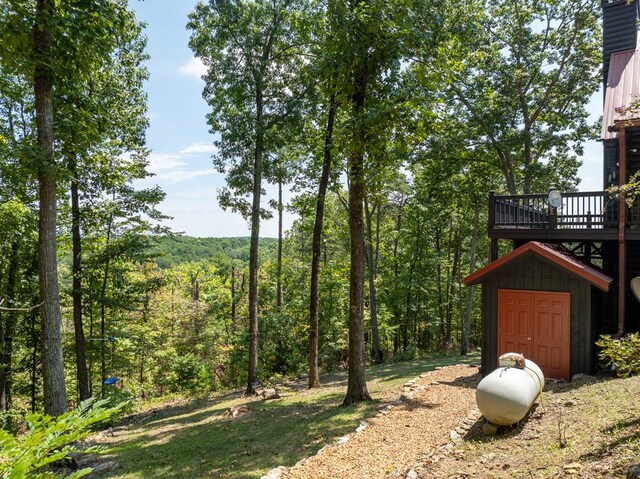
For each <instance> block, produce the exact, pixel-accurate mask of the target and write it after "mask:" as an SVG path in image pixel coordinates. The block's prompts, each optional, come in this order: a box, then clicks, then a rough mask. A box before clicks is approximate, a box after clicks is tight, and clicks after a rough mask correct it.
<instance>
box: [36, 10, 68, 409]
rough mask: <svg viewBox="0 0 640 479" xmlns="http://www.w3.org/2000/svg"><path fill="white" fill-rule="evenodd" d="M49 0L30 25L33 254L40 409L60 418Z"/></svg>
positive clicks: (62, 393)
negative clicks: (35, 205) (38, 302)
mask: <svg viewBox="0 0 640 479" xmlns="http://www.w3.org/2000/svg"><path fill="white" fill-rule="evenodd" d="M54 4H55V2H54V0H37V2H36V22H35V25H34V27H33V53H34V59H35V61H36V64H35V71H34V94H35V110H36V126H37V132H38V147H39V150H40V151H39V155H40V159H39V160H40V161H39V162H38V184H39V193H40V211H39V221H38V233H39V238H38V258H39V263H38V264H39V283H40V295H41V299H42V301H43V303H44V304H43V306H42V310H41V315H42V379H43V388H44V411H45V413H46V414H49V415H51V416H59V415H60V414H63V413H64V412H65V411H66V410H67V390H66V385H65V379H64V363H63V359H62V338H61V331H60V330H61V321H62V317H61V314H60V293H59V287H58V263H57V256H56V220H57V213H58V211H57V203H56V201H57V198H56V177H55V174H54V166H55V165H54V133H53V73H52V70H51V61H52V58H51V28H52V27H51V26H52V22H53V15H54Z"/></svg>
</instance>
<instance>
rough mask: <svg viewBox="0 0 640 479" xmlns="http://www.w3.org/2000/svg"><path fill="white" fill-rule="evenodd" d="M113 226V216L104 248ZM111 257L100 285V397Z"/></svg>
mask: <svg viewBox="0 0 640 479" xmlns="http://www.w3.org/2000/svg"><path fill="white" fill-rule="evenodd" d="M112 225H113V216H110V217H109V224H108V225H107V241H106V244H105V248H108V247H109V243H110V242H111V227H112ZM110 259H111V257H110V256H109V255H107V259H106V260H105V263H104V275H103V276H102V285H101V287H100V377H101V381H100V384H101V386H100V390H101V394H102V397H104V394H105V386H106V385H105V383H104V380H105V379H107V366H106V359H105V354H106V352H105V347H106V344H105V341H106V334H107V331H106V321H107V319H106V317H107V301H106V297H107V283H108V281H109V267H110V265H111V261H110Z"/></svg>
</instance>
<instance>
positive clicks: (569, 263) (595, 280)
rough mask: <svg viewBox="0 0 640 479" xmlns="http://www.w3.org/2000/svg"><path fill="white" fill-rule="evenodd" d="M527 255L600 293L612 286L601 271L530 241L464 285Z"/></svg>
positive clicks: (480, 270) (611, 281)
mask: <svg viewBox="0 0 640 479" xmlns="http://www.w3.org/2000/svg"><path fill="white" fill-rule="evenodd" d="M528 254H535V255H537V256H540V257H542V258H544V259H545V260H547V261H550V262H551V263H553V264H554V265H556V266H558V267H559V268H562V269H564V270H565V271H567V272H569V273H571V274H574V275H576V276H578V277H580V278H582V279H584V280H585V281H587V282H588V283H591V284H592V285H593V286H595V287H596V288H598V289H601V290H602V291H609V287H610V286H611V284H613V278H611V277H609V276H607V275H606V274H604V273H603V272H602V271H599V270H597V269H596V268H593V267H592V266H589V265H586V264H584V263H582V262H580V261H578V260H576V259H574V258H572V257H571V256H568V255H566V254H564V253H561V252H560V251H557V250H555V249H553V248H550V247H549V246H547V245H545V244H543V243H538V242H537V241H530V242H528V243H526V244H524V245H522V246H520V247H519V248H517V249H514V250H513V251H511V252H510V253H508V254H506V255H504V256H503V257H502V258H499V259H497V260H496V261H493V262H492V263H489V264H488V265H487V266H485V267H484V268H481V269H479V270H477V271H476V272H474V273H471V274H470V275H469V276H467V277H466V278H465V279H464V284H466V285H470V284H478V283H480V282H481V281H482V279H484V277H485V276H488V275H490V274H493V273H495V272H497V271H499V270H501V269H502V268H504V267H506V266H507V265H508V264H509V263H510V262H512V261H514V260H515V259H517V258H520V257H521V256H524V255H528Z"/></svg>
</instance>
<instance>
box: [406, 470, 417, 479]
mask: <svg viewBox="0 0 640 479" xmlns="http://www.w3.org/2000/svg"><path fill="white" fill-rule="evenodd" d="M405 478H406V479H418V473H417V472H416V471H414V470H413V469H409V472H407V475H406V476H405Z"/></svg>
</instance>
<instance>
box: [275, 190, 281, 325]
mask: <svg viewBox="0 0 640 479" xmlns="http://www.w3.org/2000/svg"><path fill="white" fill-rule="evenodd" d="M282 210H283V207H282V179H281V178H278V267H277V272H276V276H277V277H276V309H277V311H278V313H280V311H281V310H282Z"/></svg>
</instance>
